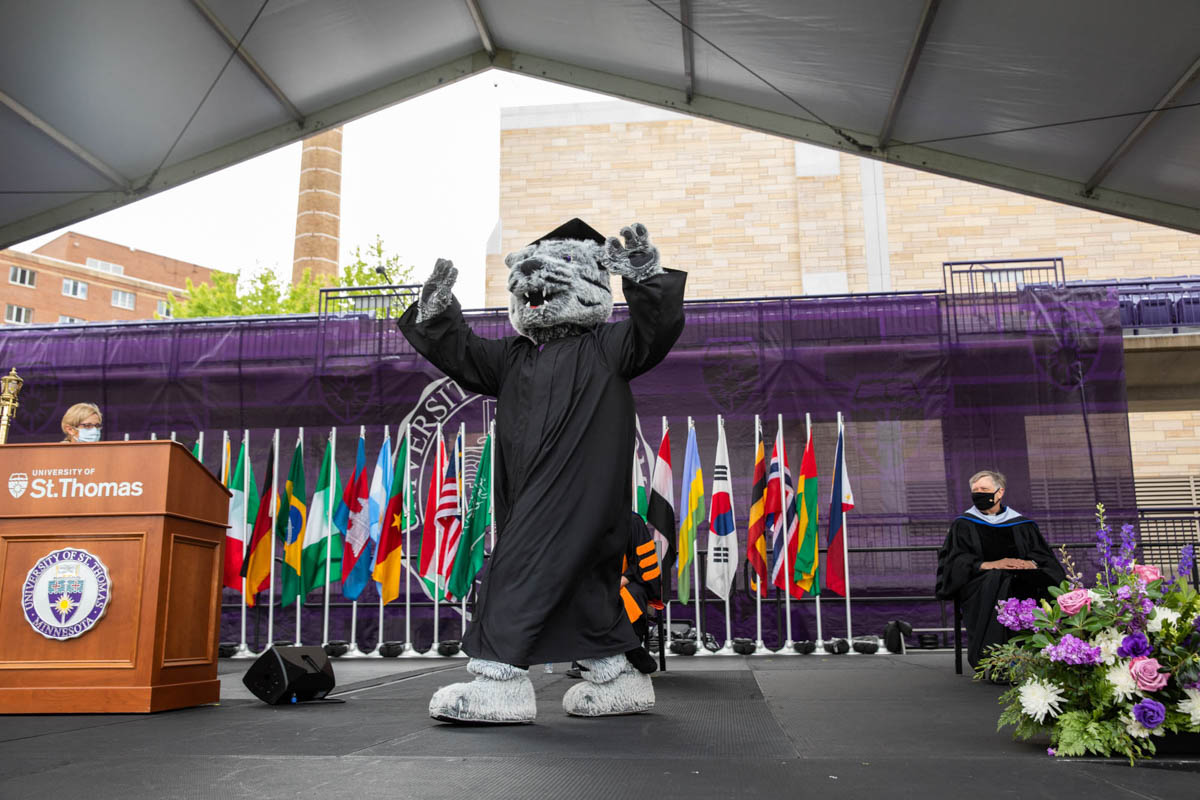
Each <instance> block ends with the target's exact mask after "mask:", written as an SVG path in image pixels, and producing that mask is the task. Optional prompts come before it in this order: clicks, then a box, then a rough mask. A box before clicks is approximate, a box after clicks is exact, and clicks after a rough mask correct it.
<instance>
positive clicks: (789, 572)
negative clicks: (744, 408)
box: [775, 414, 799, 655]
mask: <svg viewBox="0 0 1200 800" xmlns="http://www.w3.org/2000/svg"><path fill="white" fill-rule="evenodd" d="M775 422H776V426H777V427H776V430H777V431H778V432H779V433H778V438H777V439H776V441H777V442H779V444H780V447H779V519H777V520H776V524H778V525H779V526H780V530H781V531H782V532H783V536H782V537H781V538H782V541H781V542H780V544H781V545H782V547H783V555H781V556H777V557H778V558H782V559H783V566H782V569H783V570H784V573H785V574H784V576H783V586H784V588H783V608H784V612H783V613H784V615H785V616H786V617H787V625H786V631H787V638H786V639H785V640H784V642H783V648H782V649H780V651H779V654H780V655H786V654H789V653H795V652H796V651H795V649H794V648H793V647H792V645H793V644H794V643H793V642H792V587H791V583H792V581H793V580H794V579H795V572H794V570H793V565H792V564H789V563H788V561H789V559H788V556H789V555H790V554H789V552H788V551H789V550H790V549H791V548H790V547H789V546H788V545H789V542H788V518H787V517H788V514H787V512H788V510H787V505H788V504H787V484H786V483H785V482H784V480H783V471H784V470H785V469H786V468H787V459H786V458H785V453H786V452H787V443H786V442H785V441H784V439H783V414H778V415H776V418H775ZM794 501H795V498H793V502H794ZM797 535H799V534H798V532H797Z"/></svg>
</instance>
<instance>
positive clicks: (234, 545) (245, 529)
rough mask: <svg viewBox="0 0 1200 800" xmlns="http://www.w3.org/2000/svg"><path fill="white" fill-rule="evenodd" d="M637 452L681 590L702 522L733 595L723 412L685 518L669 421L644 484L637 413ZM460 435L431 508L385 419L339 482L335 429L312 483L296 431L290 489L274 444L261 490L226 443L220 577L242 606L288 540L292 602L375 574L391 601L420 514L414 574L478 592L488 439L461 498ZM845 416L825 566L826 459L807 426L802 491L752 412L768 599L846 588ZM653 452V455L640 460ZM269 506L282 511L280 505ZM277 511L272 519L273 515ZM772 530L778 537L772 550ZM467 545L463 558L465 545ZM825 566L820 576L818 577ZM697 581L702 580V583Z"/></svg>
mask: <svg viewBox="0 0 1200 800" xmlns="http://www.w3.org/2000/svg"><path fill="white" fill-rule="evenodd" d="M637 434H638V441H637V443H636V444H635V452H634V464H633V481H634V486H633V498H634V509H635V510H636V511H637V512H638V513H639V514H640V515H641V516H642V517H643V518H644V519H646V521H647V522H648V523H649V524H650V526H651V527H652V529H653V530H654V533H655V538H656V541H657V542H658V545H659V555H660V557H661V558H662V560H663V562H664V563H666V564H670V563H672V562H674V563H675V565H676V574H677V588H678V596H679V600H680V601H681V602H683V603H688V602H689V601H690V599H691V597H692V596H693V594H694V592H693V588H694V587H693V586H692V571H693V568H694V567H693V563H694V562H693V559H694V558H695V556H696V554H697V551H698V547H697V544H698V543H697V536H698V534H699V533H700V531H701V530H702V528H703V527H704V523H705V522H707V527H708V541H707V559H708V564H707V571H706V573H707V581H706V583H707V588H708V589H709V590H710V591H712V592H713V593H714V594H716V595H717V596H718V597H721V598H723V599H729V597H730V593H731V591H732V586H733V582H734V578H735V576H736V575H737V570H738V568H739V566H740V557H739V554H738V551H737V529H736V524H735V515H734V504H733V483H732V478H731V475H730V467H729V450H728V445H727V443H726V438H725V427H724V423H723V420H721V419H720V418H718V433H717V447H716V454H715V457H714V463H713V472H712V485H711V492H710V493H709V498H711V502H710V503H707V504H706V496H705V491H704V489H705V487H704V474H703V469H702V465H701V458H700V453H699V448H698V445H697V441H696V429H695V426H694V425H693V424H692V423H691V420H690V419H689V424H688V437H687V445H686V447H685V450H684V463H683V474H682V483H681V487H680V495H681V498H680V499H681V501H682V504H681V506H680V508H679V516H678V520H679V522H678V524H676V520H677V516H676V510H675V501H674V489H673V475H672V467H671V442H670V429H669V428H667V427H665V426H664V429H663V436H662V440H661V442H660V444H659V447H658V450H657V453H656V458H655V460H654V464H653V469H652V471H651V472H650V481H649V490H647V483H646V481H645V480H644V477H645V473H644V471H643V468H642V462H643V458H644V457H645V456H644V454H646V453H648V452H649V446H648V445H647V443H646V441H645V439H644V438H643V437H642V433H641V424H640V421H639V423H638V430H637ZM463 438H464V433H463V431H462V430H461V429H460V430H459V432H458V434H457V435H456V436H455V439H454V442H453V445H452V447H451V449H450V452H447V448H446V445H445V442H444V440H443V437H442V431H441V429H440V427H439V429H438V432H437V439H436V444H435V451H434V465H433V480H431V481H430V486H429V489H428V495H427V498H426V503H425V508H426V510H427V513H426V514H425V517H424V520H423V521H422V520H421V519H419V514H418V513H417V510H416V506H415V503H414V502H413V480H412V476H411V465H410V463H409V461H410V458H409V450H410V448H409V437H408V436H403V435H402V436H401V441H400V443H399V446H398V447H396V448H395V449H394V450H393V448H392V443H391V439H390V431H389V432H386V433H385V435H384V441H383V443H382V445H381V446H380V449H379V454H378V457H377V458H376V459H375V463H374V467H373V469H368V467H367V453H366V437H365V434H360V436H359V439H358V447H357V452H356V456H355V466H354V470H353V471H352V473H351V474H350V475H349V476H348V477H347V479H346V481H345V482H344V483H342V482H341V481H340V479H339V476H338V470H337V465H336V464H335V463H334V445H335V441H334V439H333V434H332V433H331V436H330V437H329V438H328V439H327V440H326V445H325V452H324V455H323V457H322V460H321V467H320V470H319V473H318V477H317V485H316V489H315V490H314V491H313V493H312V495H309V494H308V493H307V484H306V478H305V474H304V447H303V441H302V436H298V437H297V440H296V445H295V449H294V450H293V454H292V461H291V466H290V468H289V470H288V473H287V478H286V480H285V481H284V484H283V491H282V494H279V493H278V492H277V489H276V481H275V475H274V471H275V447H276V445H275V444H272V447H271V452H270V454H269V456H268V459H267V467H266V477H265V479H264V481H263V488H262V490H261V492H260V491H259V490H258V488H257V484H256V481H255V477H254V470H253V466H252V464H251V462H250V459H249V456H248V453H247V444H248V443H247V442H245V441H243V443H242V447H241V451H240V453H239V454H238V458H237V460H236V462H233V461H232V459H231V451H230V444H229V442H228V440H226V442H225V451H224V453H223V465H222V474H223V478H224V482H225V485H226V487H227V488H228V489H229V490H230V492H231V494H232V495H233V498H232V500H231V502H230V507H229V528H228V530H227V534H226V535H227V537H228V541H227V542H226V544H227V547H226V551H225V568H224V584H225V586H227V587H229V588H231V589H234V590H235V591H239V592H244V596H245V601H246V605H248V606H254V605H255V602H256V600H257V595H258V594H259V593H260V592H262V591H264V590H268V589H272V590H273V587H272V586H271V585H270V580H271V561H272V559H273V558H274V552H275V547H276V544H275V543H276V542H279V543H281V544H282V548H283V564H282V576H281V586H282V591H281V604H282V605H284V606H288V605H291V604H292V603H293V602H296V601H297V600H298V599H300V600H302V599H303V598H304V597H306V596H307V595H308V594H309V593H310V592H312V591H313V590H315V589H319V588H321V587H324V586H327V585H329V584H333V583H338V582H341V584H342V594H343V596H344V597H345V598H346V599H348V600H355V601H356V600H358V599H359V598H360V597H361V596H362V593H363V592H364V590H365V589H366V587H367V585H368V583H370V582H372V581H374V582H375V584H376V587H377V590H378V592H379V596H380V598H381V600H382V602H384V603H390V602H392V601H394V600H396V599H397V598H398V597H399V596H400V594H401V592H402V588H401V587H402V582H403V580H404V558H403V552H404V539H405V536H406V534H409V533H411V532H412V531H413V530H414V529H416V528H417V527H418V526H420V535H419V538H418V550H417V552H416V553H415V554H414V555H415V556H416V558H415V559H414V561H415V562H416V564H417V577H418V578H419V584H420V585H421V587H422V589H423V590H424V592H425V594H426V595H427V596H428V597H430V598H431V599H432V598H434V597H436V598H437V599H438V600H443V601H448V602H453V601H455V600H459V599H462V598H464V597H466V595H467V594H468V593H469V592H470V589H471V586H472V585H473V583H474V580H475V577H476V575H477V574H478V572H479V570H480V569H481V568H482V566H483V561H484V536H485V535H486V533H487V530H488V529H489V527H490V526H491V525H492V502H491V491H492V475H491V463H492V458H493V454H492V450H493V443H492V440H493V435H492V433H489V434H488V436H487V438H486V440H485V442H484V447H483V454H482V457H481V460H480V464H479V468H478V470H477V471H476V478H475V482H474V486H473V489H472V492H471V497H470V501H469V502H465V498H466V492H465V487H464V475H463V472H464V470H463V460H464V459H463V455H464V452H463V445H464V442H463ZM844 444H845V428H844V426H843V425H842V423H841V419H840V416H839V421H838V438H837V448H836V451H835V456H834V471H833V475H834V479H833V490H832V494H831V498H830V506H829V519H828V526H827V535H826V548H827V556H826V560H827V563H826V564H825V568H824V569H823V570H822V569H821V566H820V558H819V549H820V548H819V545H818V511H817V509H818V498H817V461H816V454H815V451H814V448H813V441H812V432H811V428H810V429H809V432H808V437H807V441H806V444H805V448H804V454H803V456H802V458H801V464H800V476H799V477H800V487H799V492H797V490H796V486H795V484H794V483H793V481H792V476H791V469H790V464H789V462H788V456H787V450H786V446H785V443H784V437H783V426H782V420H780V425H779V428H778V430H777V432H776V436H775V442H774V446H773V449H772V452H771V459H770V461H769V462H768V461H767V460H766V453H765V448H764V442H763V437H762V426H761V423H760V422H759V420H758V418H757V417H756V418H755V457H754V480H753V484H752V487H751V492H750V514H749V523H748V532H747V543H746V559H747V560H748V561H749V564H750V568H751V570H752V572H753V577H752V581H751V583H752V587H751V588H752V590H753V591H756V592H758V593H759V594H760V596H763V597H765V596H766V595H767V585H768V583H769V584H770V585H773V586H775V587H776V588H778V589H779V590H781V591H784V590H786V591H787V592H788V593H789V595H790V596H791V597H793V598H797V599H799V598H801V597H803V596H804V595H805V594H806V593H807V594H810V595H819V594H820V592H821V589H822V586H823V587H824V588H825V589H828V590H830V591H832V592H834V593H836V594H839V595H842V596H845V594H846V584H847V579H846V567H845V560H844V535H845V524H844V519H845V518H844V514H845V512H847V511H849V510H850V509H852V508H853V507H854V496H853V492H852V490H851V488H850V480H849V476H848V474H847V470H846V463H845V447H844ZM645 461H646V463H649V459H645ZM272 509H274V512H272ZM272 520H274V523H273V524H272ZM768 540H769V541H770V547H769V548H768ZM460 556H461V557H460ZM820 576H823V580H822V579H821V577H820ZM696 588H698V587H696Z"/></svg>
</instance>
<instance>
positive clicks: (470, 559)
mask: <svg viewBox="0 0 1200 800" xmlns="http://www.w3.org/2000/svg"><path fill="white" fill-rule="evenodd" d="M491 521H492V435H491V434H490V433H489V434H488V437H487V440H486V441H485V442H484V443H483V456H482V457H481V458H480V459H479V468H478V469H477V470H476V471H475V486H474V488H473V489H472V490H471V505H470V506H468V507H467V522H466V525H465V526H464V528H463V533H462V538H461V539H459V545H458V555H457V556H455V558H454V571H453V572H451V573H450V583H449V586H448V589H449V591H450V594H451V595H453V596H454V597H466V596H467V593H468V592H470V591H471V584H473V583H474V582H475V575H476V574H477V573H478V572H479V570H480V568H481V567H482V566H483V536H484V533H485V532H486V531H487V526H488V525H489V524H490V523H491ZM464 546H465V547H466V549H465V550H464V549H463V547H464Z"/></svg>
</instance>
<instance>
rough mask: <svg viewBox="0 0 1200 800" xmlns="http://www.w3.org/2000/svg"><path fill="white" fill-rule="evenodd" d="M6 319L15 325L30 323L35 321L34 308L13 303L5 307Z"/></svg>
mask: <svg viewBox="0 0 1200 800" xmlns="http://www.w3.org/2000/svg"><path fill="white" fill-rule="evenodd" d="M4 321H5V322H11V323H12V324H13V325H28V324H29V323H31V322H33V309H32V308H26V307H25V306H14V305H12V304H11V303H10V304H9V305H7V306H5V307H4Z"/></svg>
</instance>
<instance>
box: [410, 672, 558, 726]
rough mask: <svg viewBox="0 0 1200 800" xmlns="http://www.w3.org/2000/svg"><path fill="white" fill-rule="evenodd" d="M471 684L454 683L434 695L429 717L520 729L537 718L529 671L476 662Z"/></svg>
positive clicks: (443, 720)
mask: <svg viewBox="0 0 1200 800" xmlns="http://www.w3.org/2000/svg"><path fill="white" fill-rule="evenodd" d="M467 671H468V672H470V673H472V674H474V675H475V680H473V681H471V682H469V683H452V684H450V685H449V686H443V687H442V688H440V689H438V690H437V691H436V692H434V693H433V698H432V699H431V700H430V701H429V716H431V717H433V718H434V719H436V720H439V721H441V722H453V723H460V724H468V725H518V724H523V723H530V722H533V721H534V719H536V718H537V700H536V698H535V697H534V694H533V684H532V683H531V682H530V680H529V670H524V669H520V668H518V667H514V666H510V665H509V664H501V663H499V662H497V661H484V660H482V659H478V658H473V659H471V660H470V661H468V662H467Z"/></svg>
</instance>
